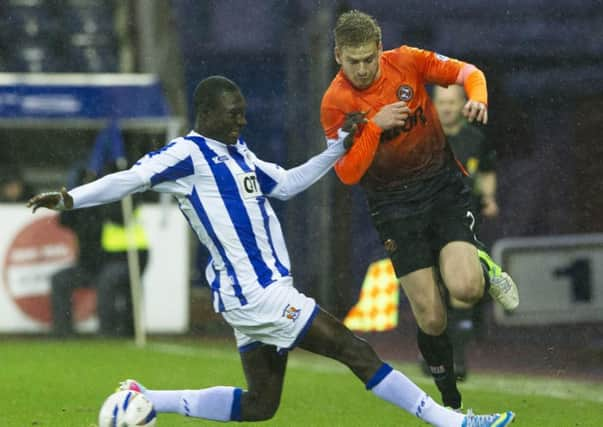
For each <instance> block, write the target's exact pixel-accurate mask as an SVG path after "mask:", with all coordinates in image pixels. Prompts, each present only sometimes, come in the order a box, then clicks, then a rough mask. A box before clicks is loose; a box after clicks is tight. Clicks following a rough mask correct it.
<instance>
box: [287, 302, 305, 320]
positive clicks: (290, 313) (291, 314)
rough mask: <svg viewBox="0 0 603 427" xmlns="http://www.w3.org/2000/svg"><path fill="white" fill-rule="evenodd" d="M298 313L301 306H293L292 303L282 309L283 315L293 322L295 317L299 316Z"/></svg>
mask: <svg viewBox="0 0 603 427" xmlns="http://www.w3.org/2000/svg"><path fill="white" fill-rule="evenodd" d="M300 313H301V308H295V307H293V306H292V305H290V304H287V306H286V307H285V309H284V310H283V317H286V318H287V319H290V320H292V321H294V322H295V321H296V320H297V318H298V317H299V314H300Z"/></svg>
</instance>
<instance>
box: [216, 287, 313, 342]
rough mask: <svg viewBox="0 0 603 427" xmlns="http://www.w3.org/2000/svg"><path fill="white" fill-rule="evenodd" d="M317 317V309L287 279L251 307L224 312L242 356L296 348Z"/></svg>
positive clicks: (264, 291) (250, 302)
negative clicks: (266, 346)
mask: <svg viewBox="0 0 603 427" xmlns="http://www.w3.org/2000/svg"><path fill="white" fill-rule="evenodd" d="M317 313H318V305H317V304H316V301H314V298H310V297H307V296H305V295H304V294H302V293H301V292H299V291H298V290H297V289H295V288H294V287H293V279H292V278H291V277H285V278H283V279H281V280H279V281H277V282H275V283H272V284H271V285H270V286H268V287H266V288H264V289H262V290H261V292H259V293H258V294H257V295H253V296H252V297H251V298H249V299H248V304H247V305H245V306H243V307H241V308H237V309H234V310H229V311H224V312H222V313H221V314H222V317H223V318H224V320H226V322H227V323H228V324H229V325H230V326H232V328H233V329H234V334H235V338H236V340H237V347H238V348H239V351H240V352H242V353H243V352H245V351H249V350H252V349H253V348H256V347H257V346H259V345H262V344H269V345H274V346H276V347H277V350H278V351H279V353H284V352H287V351H288V350H291V349H292V348H293V347H295V346H296V345H297V343H298V341H299V340H300V339H301V338H303V336H304V335H305V333H306V332H307V330H308V328H309V327H310V325H311V324H312V321H313V320H314V317H315V316H316V314H317Z"/></svg>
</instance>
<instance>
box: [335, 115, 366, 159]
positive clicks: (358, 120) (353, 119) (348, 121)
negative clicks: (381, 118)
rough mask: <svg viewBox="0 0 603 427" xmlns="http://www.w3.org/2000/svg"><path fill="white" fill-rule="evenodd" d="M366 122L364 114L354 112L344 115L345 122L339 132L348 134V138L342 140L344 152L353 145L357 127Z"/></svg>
mask: <svg viewBox="0 0 603 427" xmlns="http://www.w3.org/2000/svg"><path fill="white" fill-rule="evenodd" d="M366 122H367V119H366V112H363V111H354V112H352V113H347V114H346V115H345V122H343V126H341V130H343V131H344V132H348V133H349V134H348V136H346V137H345V139H344V140H343V147H344V148H345V149H346V150H349V149H350V147H351V146H352V145H353V144H354V137H355V136H356V131H357V130H358V125H361V124H363V123H366Z"/></svg>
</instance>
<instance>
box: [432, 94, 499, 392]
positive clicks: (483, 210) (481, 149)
mask: <svg viewBox="0 0 603 427" xmlns="http://www.w3.org/2000/svg"><path fill="white" fill-rule="evenodd" d="M433 99H434V104H435V106H436V109H437V111H438V115H439V118H440V122H441V123H442V128H443V130H444V133H445V134H446V138H447V139H448V142H449V143H450V145H451V146H452V149H453V151H454V154H455V156H456V157H457V159H458V160H459V161H460V162H461V163H462V164H463V166H464V167H465V169H466V170H467V172H468V174H469V175H468V176H467V177H466V180H467V185H469V187H470V188H472V189H473V197H472V207H471V210H472V212H473V214H474V217H475V220H474V231H475V232H476V233H477V225H478V224H479V222H480V220H481V219H482V216H483V217H485V218H493V217H496V215H498V204H497V202H496V172H495V170H494V167H495V165H494V163H495V160H496V152H495V151H494V150H493V149H492V148H490V146H489V144H487V141H486V138H485V136H484V134H483V133H482V131H481V130H480V129H478V128H477V127H476V126H474V125H471V124H469V123H467V120H466V119H465V117H464V116H463V106H464V105H465V103H466V102H467V101H466V98H465V92H464V90H463V88H462V87H461V86H457V85H451V86H449V87H448V88H443V87H440V86H436V87H435V89H434V97H433ZM447 303H448V335H449V336H450V340H451V342H452V347H453V352H454V370H455V373H456V375H457V377H458V378H459V379H461V380H463V379H465V377H466V375H467V363H466V356H465V347H466V346H467V344H468V343H469V342H470V341H471V340H473V339H474V338H475V335H476V330H477V329H478V327H479V326H480V325H481V324H482V318H483V302H480V303H478V304H476V305H475V306H473V307H471V306H470V305H467V304H464V303H463V302H461V301H458V300H455V299H454V298H452V297H449V298H448V299H447Z"/></svg>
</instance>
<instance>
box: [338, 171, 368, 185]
mask: <svg viewBox="0 0 603 427" xmlns="http://www.w3.org/2000/svg"><path fill="white" fill-rule="evenodd" d="M335 172H336V173H337V176H338V177H339V180H340V181H341V182H343V183H344V184H345V185H355V184H358V183H359V182H360V180H361V179H362V173H359V172H358V171H351V170H345V169H343V168H335Z"/></svg>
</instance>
